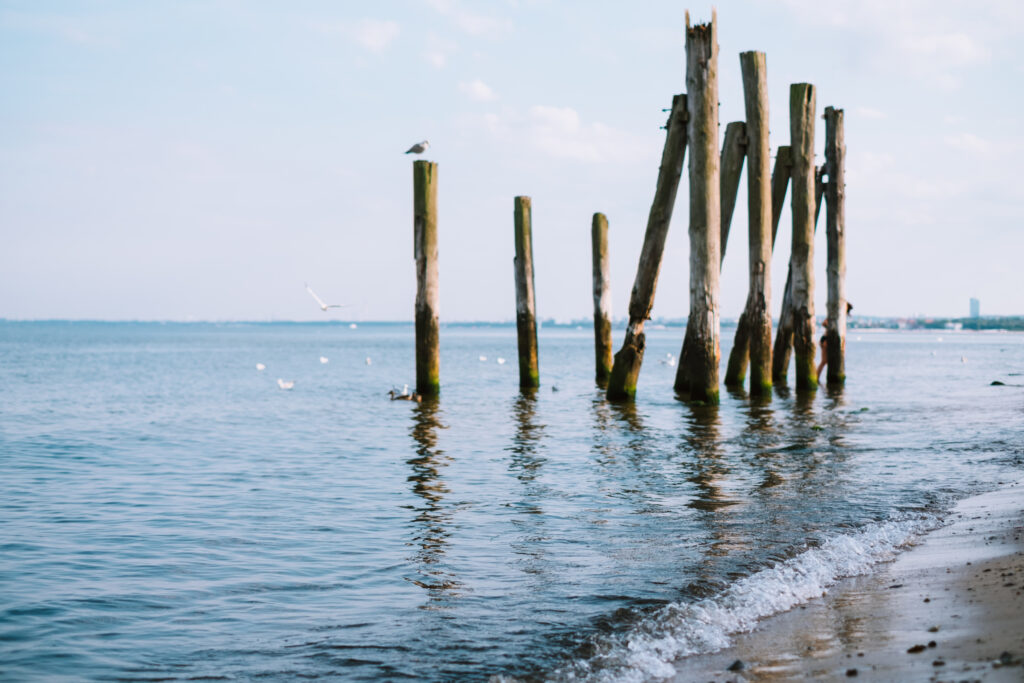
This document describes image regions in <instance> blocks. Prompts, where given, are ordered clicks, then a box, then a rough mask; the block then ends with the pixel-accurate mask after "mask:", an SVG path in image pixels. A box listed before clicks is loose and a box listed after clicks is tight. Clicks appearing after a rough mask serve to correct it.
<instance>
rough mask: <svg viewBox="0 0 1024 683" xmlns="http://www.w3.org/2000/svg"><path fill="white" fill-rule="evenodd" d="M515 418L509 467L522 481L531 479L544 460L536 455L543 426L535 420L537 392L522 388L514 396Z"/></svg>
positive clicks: (537, 472) (513, 410)
mask: <svg viewBox="0 0 1024 683" xmlns="http://www.w3.org/2000/svg"><path fill="white" fill-rule="evenodd" d="M512 412H513V413H514V414H515V418H516V433H515V436H513V437H512V446H511V447H510V448H509V451H510V452H511V453H512V463H511V468H512V469H514V470H516V471H517V474H516V476H517V477H518V478H519V480H520V481H522V482H530V481H533V480H534V479H535V478H536V477H537V475H538V474H539V470H540V467H541V466H542V465H543V464H544V463H545V462H546V461H545V459H544V458H540V457H538V456H537V445H538V444H539V443H540V440H541V438H542V437H543V435H544V427H543V426H541V425H538V424H537V422H536V415H537V392H536V391H534V390H530V389H524V390H523V391H522V392H520V394H519V396H517V397H516V399H515V403H514V404H513V406H512Z"/></svg>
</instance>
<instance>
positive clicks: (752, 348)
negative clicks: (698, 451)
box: [726, 52, 772, 396]
mask: <svg viewBox="0 0 1024 683" xmlns="http://www.w3.org/2000/svg"><path fill="white" fill-rule="evenodd" d="M740 67H741V70H742V72H743V95H744V101H745V103H746V113H747V206H748V207H749V210H748V212H747V214H748V247H749V248H748V252H749V266H750V291H749V293H748V295H747V305H746V308H745V309H744V311H743V317H744V318H745V320H744V321H743V322H744V327H745V328H746V329H745V330H744V334H745V336H746V343H747V348H748V354H749V359H750V393H751V395H753V396H758V395H763V394H771V388H772V377H771V371H772V316H771V312H770V306H771V264H772V187H771V175H770V168H771V148H770V147H769V145H768V75H767V68H766V66H765V55H764V53H763V52H744V53H742V54H741V55H740ZM738 334H739V330H738V328H737V336H738ZM730 369H732V366H731V365H730ZM737 379H738V381H736V380H737ZM730 380H733V383H737V384H742V382H743V378H742V376H740V377H739V378H736V377H729V376H728V374H727V375H726V383H727V384H729V383H730Z"/></svg>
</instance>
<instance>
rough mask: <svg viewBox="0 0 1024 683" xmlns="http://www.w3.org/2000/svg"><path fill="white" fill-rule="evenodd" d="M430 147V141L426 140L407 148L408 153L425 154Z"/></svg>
mask: <svg viewBox="0 0 1024 683" xmlns="http://www.w3.org/2000/svg"><path fill="white" fill-rule="evenodd" d="M428 147H430V141H428V140H424V141H423V142H417V143H416V144H415V145H413V146H412V147H410V148H409V149H407V150H405V153H406V154H423V153H424V152H426V151H427V148H428Z"/></svg>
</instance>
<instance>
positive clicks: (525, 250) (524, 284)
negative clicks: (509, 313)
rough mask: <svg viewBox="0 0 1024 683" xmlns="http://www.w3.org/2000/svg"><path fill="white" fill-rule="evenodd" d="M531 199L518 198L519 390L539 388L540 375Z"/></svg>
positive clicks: (517, 320)
mask: <svg viewBox="0 0 1024 683" xmlns="http://www.w3.org/2000/svg"><path fill="white" fill-rule="evenodd" d="M530 213H531V202H530V198H529V197H516V198H515V228H516V258H515V268H516V332H517V335H518V338H519V386H520V388H523V389H535V388H537V387H539V386H540V374H539V373H538V371H537V313H536V307H535V303H534V297H533V228H532V222H531V215H530Z"/></svg>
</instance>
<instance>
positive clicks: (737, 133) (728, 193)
mask: <svg viewBox="0 0 1024 683" xmlns="http://www.w3.org/2000/svg"><path fill="white" fill-rule="evenodd" d="M746 150H747V127H746V124H744V123H743V122H742V121H733V122H732V123H730V124H729V125H727V126H726V127H725V139H724V140H722V156H721V163H720V164H719V168H720V169H721V172H720V173H719V179H720V181H721V192H720V196H721V198H722V200H721V201H722V229H721V232H722V237H721V240H720V249H719V255H718V268H719V272H721V268H722V264H723V263H724V262H725V248H726V246H727V245H728V244H729V227H730V226H731V225H732V214H733V210H734V209H735V208H736V195H737V194H738V193H739V189H740V174H742V173H743V159H744V158H745V157H746V154H747V151H746ZM688 338H689V337H687V339H688ZM683 344H684V347H683V351H682V353H680V354H679V357H680V358H682V357H683V355H685V354H686V352H687V350H686V347H685V344H686V339H684V340H683Z"/></svg>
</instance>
